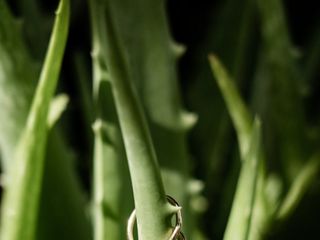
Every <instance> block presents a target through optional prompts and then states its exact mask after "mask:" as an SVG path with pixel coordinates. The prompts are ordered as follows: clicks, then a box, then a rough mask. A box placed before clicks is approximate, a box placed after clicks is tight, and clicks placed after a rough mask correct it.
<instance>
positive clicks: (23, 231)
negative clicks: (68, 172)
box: [1, 0, 69, 240]
mask: <svg viewBox="0 0 320 240" xmlns="http://www.w3.org/2000/svg"><path fill="white" fill-rule="evenodd" d="M56 14H57V17H56V20H55V24H54V28H53V32H52V37H51V40H50V43H49V47H48V52H47V56H46V59H45V62H44V65H43V68H42V71H41V75H40V80H39V84H38V86H37V90H36V93H35V97H34V99H33V102H32V106H31V110H30V113H29V116H28V121H27V124H26V127H25V129H24V130H23V133H22V135H21V139H20V141H19V144H18V146H17V149H16V156H15V161H14V163H13V164H14V165H13V166H12V168H10V171H9V172H8V176H7V180H8V185H7V188H6V192H5V196H4V203H3V206H2V207H3V212H2V216H1V223H2V226H1V227H2V229H1V239H3V240H18V239H25V240H33V239H34V237H35V230H36V220H37V214H38V208H39V198H40V189H41V183H42V175H43V166H44V154H45V149H46V142H47V135H48V130H49V129H48V125H47V118H48V112H49V107H50V101H51V98H52V97H53V94H54V92H55V88H56V84H57V80H58V76H59V72H60V66H61V62H62V57H63V53H64V48H65V44H66V39H67V33H68V26H69V1H68V0H62V1H61V2H60V5H59V8H58V10H57V13H56Z"/></svg>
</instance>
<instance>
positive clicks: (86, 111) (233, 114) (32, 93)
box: [0, 0, 320, 240]
mask: <svg viewBox="0 0 320 240" xmlns="http://www.w3.org/2000/svg"><path fill="white" fill-rule="evenodd" d="M222 2H223V3H221V5H220V7H219V8H217V9H218V11H217V10H215V11H217V12H219V14H212V15H213V16H214V19H213V22H215V23H216V24H212V25H211V24H208V25H209V26H210V27H209V28H208V34H207V36H206V37H205V38H204V41H203V42H202V43H201V44H200V46H199V47H198V49H195V50H194V49H192V46H190V47H191V50H189V53H187V56H186V57H185V58H186V59H187V58H188V57H190V55H192V54H190V52H191V53H193V55H192V56H193V58H192V60H191V61H189V62H190V63H191V64H190V67H187V68H183V69H182V73H181V75H182V76H186V79H187V80H188V79H189V81H188V82H187V83H186V86H185V88H184V90H185V91H183V92H181V91H180V87H179V82H178V72H177V62H178V61H179V60H180V59H181V57H182V56H183V54H184V52H185V47H184V46H182V45H179V44H177V43H175V42H174V40H173V39H172V37H171V35H170V30H169V24H168V20H167V14H166V6H165V2H164V1H163V0H154V1H151V0H137V1H132V0H88V1H87V4H85V3H84V2H74V3H72V4H71V6H70V2H69V0H61V1H60V4H59V7H58V9H57V11H56V16H55V19H54V22H53V23H52V20H53V18H52V17H50V16H47V14H45V11H44V10H43V9H42V7H43V6H40V5H39V4H38V2H37V1H28V3H26V1H16V2H15V3H11V4H12V5H11V7H12V9H15V10H16V11H17V12H19V15H21V18H22V21H21V20H19V19H18V18H16V17H15V16H14V15H13V14H12V12H11V10H10V7H9V6H8V4H7V3H6V2H5V0H0V111H1V113H0V123H1V124H0V151H1V156H0V158H1V169H2V173H1V184H2V186H3V189H4V191H3V196H2V201H1V222H0V226H1V228H0V238H1V239H3V240H21V239H24V240H34V239H41V240H43V239H44V240H50V239H79V240H82V239H83V240H87V239H95V240H103V239H111V240H113V239H115V240H116V239H125V238H126V234H127V232H126V227H127V219H128V217H129V215H130V213H131V212H132V210H133V209H134V208H135V209H136V218H137V233H135V235H136V238H137V239H140V240H146V239H157V240H158V239H163V240H165V239H178V237H175V238H172V237H171V234H172V231H173V228H174V226H173V225H172V223H173V222H174V221H172V218H173V217H174V216H175V215H176V214H177V213H178V212H179V211H180V210H181V209H180V207H178V206H173V205H171V204H170V203H169V202H168V201H167V199H166V194H168V195H170V196H172V197H174V199H176V200H177V201H178V202H179V203H180V205H181V206H182V207H183V220H184V221H183V229H182V231H183V232H184V235H186V237H187V238H188V239H194V240H202V239H212V238H214V239H216V238H222V237H223V238H224V239H226V240H229V239H240V240H247V239H250V240H259V239H266V238H268V237H271V238H274V237H277V236H278V237H279V236H280V237H282V238H285V237H286V236H290V232H289V231H284V230H281V226H283V224H286V223H287V222H288V220H289V219H290V218H291V217H292V216H294V213H295V212H296V209H297V207H299V206H302V205H303V202H301V200H303V199H304V197H305V195H306V194H309V195H310V196H309V198H311V199H319V195H320V192H319V191H316V190H314V191H313V192H311V193H310V191H309V190H310V189H312V188H311V187H312V186H314V185H315V183H316V179H317V174H318V169H319V163H320V159H319V158H320V155H319V150H317V147H318V143H317V142H318V139H319V138H318V134H319V130H318V128H315V127H313V126H311V124H310V123H309V121H308V119H309V116H308V114H306V112H305V102H306V101H305V99H306V98H307V97H310V96H312V94H313V92H312V90H311V89H312V88H311V87H312V84H313V80H314V79H315V78H316V70H317V66H319V62H320V48H319V47H318V44H317V40H318V36H319V33H318V32H316V33H315V34H314V35H315V37H314V38H315V40H314V41H313V42H312V43H311V44H310V50H309V52H307V53H306V54H305V56H304V58H303V60H305V61H303V63H302V61H301V59H302V58H301V57H299V54H298V53H297V50H296V49H295V48H294V46H293V43H292V42H291V38H290V36H289V31H288V27H287V23H286V16H285V13H284V9H283V6H282V3H281V1H280V0H257V1H252V0H245V1H243V2H240V1H236V0H228V1H225V2H224V1H222ZM83 11H87V14H88V15H89V17H88V19H87V20H86V21H85V22H90V23H91V24H90V25H91V34H89V33H88V35H91V49H92V50H91V62H92V68H90V67H89V66H88V64H87V63H88V62H89V61H90V60H89V59H88V58H87V56H88V51H87V49H86V48H85V47H82V48H81V49H80V51H78V52H77V53H75V52H74V51H71V50H69V49H71V47H70V46H68V45H67V38H68V35H69V34H68V31H69V22H71V26H74V25H76V23H77V21H79V16H77V15H76V13H80V15H81V14H82V13H83ZM70 12H71V13H74V14H71V17H70ZM81 16H82V15H81ZM257 18H258V19H259V20H260V24H259V26H256V25H255V24H253V23H254V22H255V20H256V19H257ZM82 22H83V21H82ZM52 26H53V27H52ZM51 28H52V30H51ZM229 29H230V30H229ZM50 31H51V37H50V40H49V45H48V48H47V51H46V54H45V58H44V61H43V64H40V62H42V60H41V58H42V55H43V53H44V51H45V49H46V47H45V46H46V45H47V42H48V40H47V38H48V36H49V33H50ZM257 35H259V36H260V37H259V41H257ZM70 37H72V32H71V34H70ZM257 42H258V44H257ZM66 45H67V47H66ZM187 47H189V46H187ZM65 52H66V53H67V57H68V60H65V63H66V64H65V65H64V66H63V57H64V54H65ZM210 52H214V53H215V54H216V55H209V59H208V54H209V53H210ZM217 56H218V57H219V58H221V59H222V60H223V62H225V63H226V66H227V68H226V67H224V65H223V64H222V63H221V62H220V60H219V59H218V57H217ZM70 59H71V60H70ZM252 59H257V61H254V60H252ZM70 62H72V63H73V66H71V64H68V63H70ZM41 65H42V67H41ZM61 66H63V68H62V69H63V72H62V73H63V74H62V77H61V78H62V80H63V81H62V83H61V84H60V86H61V88H62V89H63V88H66V86H67V87H68V86H72V87H71V88H72V89H73V91H71V92H70V93H68V94H69V95H70V96H71V97H70V99H71V101H70V102H71V106H77V107H78V112H77V113H75V114H70V113H69V112H70V110H67V114H66V115H67V116H68V117H69V118H70V119H71V120H69V122H81V123H77V124H78V125H76V126H80V127H79V128H80V129H78V128H76V127H74V126H73V125H74V124H73V123H72V124H70V123H69V124H68V120H66V119H62V120H64V121H62V122H61V123H60V124H56V123H57V121H58V120H59V118H60V116H61V114H62V113H63V112H64V110H65V109H66V107H67V104H68V101H69V97H68V95H66V94H58V95H57V96H55V97H54V94H55V92H56V88H57V84H58V79H59V75H60V72H61ZM210 66H211V70H210ZM90 69H92V77H90V74H89V72H90ZM227 69H229V70H230V73H229V72H228V70H227ZM70 77H72V78H73V79H75V81H74V82H70V81H69V80H70V79H68V78H70ZM37 79H39V80H38V81H37ZM214 79H215V80H216V81H214ZM65 82H67V84H66V83H65ZM91 82H92V84H91V85H92V91H91V90H90V89H91V87H90V83H91ZM245 84H247V85H248V86H250V85H252V87H250V88H249V87H247V88H245V87H244V86H245ZM238 87H239V88H240V89H245V90H246V92H247V95H248V99H250V100H249V101H250V104H246V103H245V101H244V100H243V98H242V97H241V93H240V91H239V90H238ZM74 96H75V97H74ZM182 96H183V97H184V100H185V102H186V103H187V104H188V106H189V107H190V109H191V110H192V112H194V113H195V114H194V113H190V112H187V111H186V110H185V109H184V107H183V105H184V104H183V99H182ZM73 97H74V98H73ZM75 100H78V103H74V102H75ZM226 109H227V111H226ZM79 113H80V114H79ZM230 120H231V121H230ZM64 122H65V123H64ZM314 122H316V124H317V123H318V119H316V120H315V121H314ZM316 124H315V125H316ZM232 129H235V133H236V136H237V144H236V146H238V147H236V146H234V144H233V132H232ZM62 130H64V132H62ZM72 136H73V137H72ZM74 136H76V137H74ZM78 136H81V138H84V139H85V140H84V141H83V142H84V143H85V144H86V147H84V150H83V149H82V147H81V146H80V147H79V144H76V143H74V144H69V143H68V141H69V142H70V141H71V142H72V141H74V142H77V140H75V139H76V138H77V137H78ZM189 140H190V141H189ZM78 142H79V141H78ZM191 153H192V154H191ZM81 155H84V156H81ZM75 159H77V160H75ZM80 162H81V164H82V165H83V166H84V167H82V168H81V164H80ZM91 165H92V167H91ZM79 169H82V171H76V170H79ZM83 169H84V170H83ZM195 169H196V170H195ZM78 172H85V174H83V177H82V179H81V178H79V176H81V175H80V174H78ZM88 175H89V176H92V181H91V180H90V181H89V182H90V184H89V185H90V187H86V188H85V187H84V186H85V185H86V184H85V183H86V182H87V177H86V176H88ZM195 176H198V179H196V178H195ZM306 219H307V220H308V221H306V222H307V224H310V223H312V222H314V219H312V218H311V217H309V218H306ZM293 225H294V224H293ZM210 229H211V230H210ZM212 229H213V231H212Z"/></svg>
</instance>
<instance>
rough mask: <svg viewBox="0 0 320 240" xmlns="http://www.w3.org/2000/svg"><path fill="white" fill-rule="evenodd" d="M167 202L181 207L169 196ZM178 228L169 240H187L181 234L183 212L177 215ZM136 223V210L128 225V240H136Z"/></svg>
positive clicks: (175, 228) (176, 227)
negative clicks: (134, 237)
mask: <svg viewBox="0 0 320 240" xmlns="http://www.w3.org/2000/svg"><path fill="white" fill-rule="evenodd" d="M166 197H167V201H168V202H169V203H170V204H171V205H172V206H175V207H180V205H179V203H178V202H177V201H176V200H175V199H174V198H173V197H170V196H169V195H167V196H166ZM175 216H176V226H175V227H174V229H173V231H172V234H171V235H170V238H169V239H168V240H186V238H185V237H184V235H183V233H182V232H181V227H182V214H181V210H179V211H178V212H177V213H176V214H175ZM135 221H136V210H135V209H134V210H133V211H132V213H131V215H130V217H129V219H128V225H127V238H128V240H134V239H133V227H134V224H135Z"/></svg>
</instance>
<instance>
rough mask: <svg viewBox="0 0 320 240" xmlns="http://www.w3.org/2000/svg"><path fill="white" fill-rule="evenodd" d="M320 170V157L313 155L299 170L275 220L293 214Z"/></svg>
mask: <svg viewBox="0 0 320 240" xmlns="http://www.w3.org/2000/svg"><path fill="white" fill-rule="evenodd" d="M319 168H320V155H319V153H318V154H315V155H313V156H312V157H311V159H310V160H309V161H308V162H307V163H306V164H305V165H304V167H303V168H302V169H301V170H300V172H299V174H298V176H297V177H296V179H295V180H294V182H293V183H292V185H291V187H290V189H289V191H288V193H287V195H286V196H285V198H284V200H283V202H282V204H281V206H280V208H279V211H278V214H277V220H280V221H283V220H285V219H288V217H289V216H290V215H291V214H292V213H293V212H294V210H295V209H296V208H297V206H298V204H299V203H300V201H301V199H302V198H303V196H304V195H305V193H306V192H307V191H308V190H309V188H310V186H311V185H312V183H313V182H314V181H315V180H316V178H317V176H318V173H319Z"/></svg>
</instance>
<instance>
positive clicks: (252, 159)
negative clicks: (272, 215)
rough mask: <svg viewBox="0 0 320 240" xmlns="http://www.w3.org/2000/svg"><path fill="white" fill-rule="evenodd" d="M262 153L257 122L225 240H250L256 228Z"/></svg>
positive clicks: (257, 121) (243, 165)
mask: <svg viewBox="0 0 320 240" xmlns="http://www.w3.org/2000/svg"><path fill="white" fill-rule="evenodd" d="M260 152H261V126H260V122H259V120H255V122H254V126H253V130H252V135H251V139H250V146H249V152H248V154H247V156H246V158H245V159H244V162H243V163H242V166H241V171H240V176H239V180H238V185H237V189H236V193H235V196H234V200H233V204H232V209H231V213H230V216H229V220H228V225H227V228H226V231H225V235H224V239H225V240H228V239H239V240H247V239H249V233H250V228H252V227H255V226H253V225H252V222H253V220H252V219H253V211H254V206H255V201H256V191H257V182H258V176H259V164H260V161H259V160H260V156H259V155H260Z"/></svg>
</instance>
